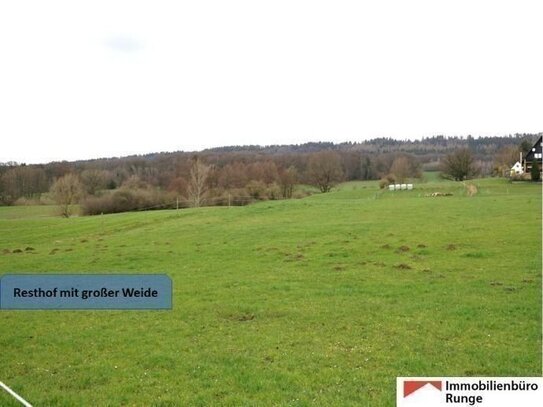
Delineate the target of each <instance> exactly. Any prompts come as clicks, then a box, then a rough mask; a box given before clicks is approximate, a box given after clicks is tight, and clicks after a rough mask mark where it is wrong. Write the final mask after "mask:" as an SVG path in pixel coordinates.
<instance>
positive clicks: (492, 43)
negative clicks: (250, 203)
mask: <svg viewBox="0 0 543 407" xmlns="http://www.w3.org/2000/svg"><path fill="white" fill-rule="evenodd" d="M541 4H542V3H541V2H540V1H526V0H515V1H500V0H494V1H486V0H478V1H474V0H471V1H466V0H457V1H440V0H424V1H423V0H411V1H399V0H376V1H342V0H335V1H318V0H314V1H299V0H288V1H283V0H277V1H257V0H251V1H249V0H247V1H239V0H230V1H214V0H207V1H206V0H202V1H196V2H188V1H115V0H108V1H85V2H82V1H73V0H72V1H55V0H51V1H47V2H43V1H32V0H27V1H20V0H3V1H2V2H0V58H1V63H0V137H1V138H2V148H1V149H0V161H10V160H15V161H19V162H27V163H35V162H46V161H51V160H62V159H66V160H73V159H81V158H96V157H103V156H118V155H127V154H134V153H148V152H155V151H172V150H197V149H202V148H206V147H212V146H221V145H232V144H279V143H281V144H282V143H302V142H306V141H319V140H326V141H360V140H364V139H368V138H373V137H382V136H386V137H394V138H401V139H404V138H420V137H423V136H431V135H435V134H445V135H467V134H472V135H474V136H478V135H502V134H508V133H514V132H539V131H543V114H542V112H543V98H542V95H543V79H542V76H543V75H541V66H542V62H543V56H542V53H541V39H542V38H543V24H541V21H540V17H541V15H542V5H541Z"/></svg>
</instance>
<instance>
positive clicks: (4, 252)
mask: <svg viewBox="0 0 543 407" xmlns="http://www.w3.org/2000/svg"><path fill="white" fill-rule="evenodd" d="M10 253H11V250H9V249H2V254H10Z"/></svg>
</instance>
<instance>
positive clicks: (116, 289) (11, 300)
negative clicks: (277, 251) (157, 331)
mask: <svg viewBox="0 0 543 407" xmlns="http://www.w3.org/2000/svg"><path fill="white" fill-rule="evenodd" d="M171 308H172V280H171V279H170V277H168V276H167V275H165V274H7V275H4V276H2V278H0V309H8V310H9V309H12V310H15V309H18V310H37V309H57V310H59V309H66V310H76V309H94V310H99V309H139V310H144V309H171Z"/></svg>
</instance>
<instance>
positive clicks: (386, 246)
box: [381, 243, 390, 249]
mask: <svg viewBox="0 0 543 407" xmlns="http://www.w3.org/2000/svg"><path fill="white" fill-rule="evenodd" d="M381 249H390V245H389V244H388V243H387V244H384V245H382V246H381Z"/></svg>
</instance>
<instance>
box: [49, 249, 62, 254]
mask: <svg viewBox="0 0 543 407" xmlns="http://www.w3.org/2000/svg"><path fill="white" fill-rule="evenodd" d="M59 250H60V249H57V248H54V249H53V250H51V251H50V252H49V254H56V252H58V251H59Z"/></svg>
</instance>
